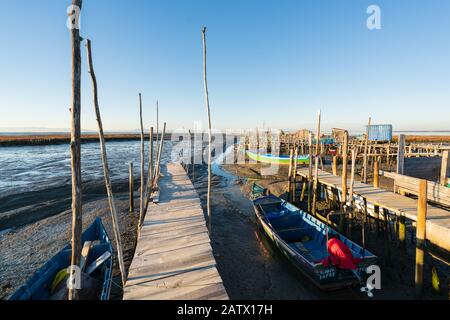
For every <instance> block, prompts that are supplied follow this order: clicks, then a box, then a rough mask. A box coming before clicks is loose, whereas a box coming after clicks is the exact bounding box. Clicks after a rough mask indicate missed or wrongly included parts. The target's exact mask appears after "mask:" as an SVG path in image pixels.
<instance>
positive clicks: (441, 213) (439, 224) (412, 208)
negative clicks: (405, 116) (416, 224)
mask: <svg viewBox="0 0 450 320" xmlns="http://www.w3.org/2000/svg"><path fill="white" fill-rule="evenodd" d="M308 172H309V170H308V168H302V169H300V170H298V171H297V173H298V175H300V176H301V177H302V178H304V179H308ZM318 180H319V183H320V184H322V185H325V186H328V187H331V188H333V189H336V190H338V192H342V177H341V176H335V175H333V174H331V173H328V172H325V171H322V170H319V174H318ZM347 185H348V186H350V179H348V180H347ZM353 197H354V198H355V197H361V198H365V199H366V200H367V203H370V204H371V205H373V206H378V207H379V208H384V209H386V210H389V211H390V212H392V213H394V214H395V215H397V216H399V217H405V218H407V219H410V220H412V221H416V220H417V200H414V199H412V198H408V197H405V196H402V195H399V194H396V193H394V192H391V191H387V190H383V189H379V188H374V187H372V186H371V185H368V184H364V183H361V182H359V181H354V185H353ZM426 239H427V240H429V241H430V242H431V243H432V244H434V245H436V246H438V247H440V248H443V249H445V250H447V251H450V211H448V210H444V209H441V208H437V207H434V206H431V205H428V209H427V221H426Z"/></svg>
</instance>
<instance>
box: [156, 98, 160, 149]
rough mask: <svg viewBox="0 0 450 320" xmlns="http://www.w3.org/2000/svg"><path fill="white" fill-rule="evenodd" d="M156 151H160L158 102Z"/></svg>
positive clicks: (157, 105)
mask: <svg viewBox="0 0 450 320" xmlns="http://www.w3.org/2000/svg"><path fill="white" fill-rule="evenodd" d="M156 150H159V102H158V100H156Z"/></svg>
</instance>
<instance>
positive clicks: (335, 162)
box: [332, 156, 338, 176]
mask: <svg viewBox="0 0 450 320" xmlns="http://www.w3.org/2000/svg"><path fill="white" fill-rule="evenodd" d="M332 171H333V176H337V175H338V174H337V156H333V164H332Z"/></svg>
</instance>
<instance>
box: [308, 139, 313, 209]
mask: <svg viewBox="0 0 450 320" xmlns="http://www.w3.org/2000/svg"><path fill="white" fill-rule="evenodd" d="M308 153H309V164H308V167H309V170H308V212H310V213H311V210H312V194H313V190H312V183H313V182H312V180H313V169H312V163H313V152H312V133H309V134H308Z"/></svg>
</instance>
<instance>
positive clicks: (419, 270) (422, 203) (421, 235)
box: [415, 180, 428, 298]
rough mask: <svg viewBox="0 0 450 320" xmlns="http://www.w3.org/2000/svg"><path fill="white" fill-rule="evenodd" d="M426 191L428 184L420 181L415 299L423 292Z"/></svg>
mask: <svg viewBox="0 0 450 320" xmlns="http://www.w3.org/2000/svg"><path fill="white" fill-rule="evenodd" d="M427 189H428V182H427V181H426V180H420V182H419V200H418V206H417V226H416V228H417V230H416V241H417V242H416V276H415V280H416V298H420V297H421V296H422V291H423V263H424V258H425V239H426V233H425V230H426V220H427V193H428V190H427Z"/></svg>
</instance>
